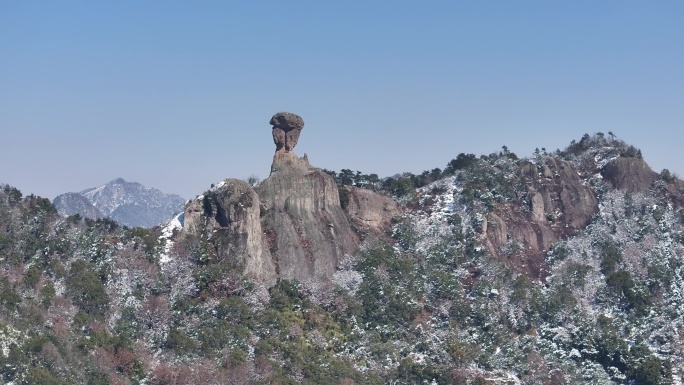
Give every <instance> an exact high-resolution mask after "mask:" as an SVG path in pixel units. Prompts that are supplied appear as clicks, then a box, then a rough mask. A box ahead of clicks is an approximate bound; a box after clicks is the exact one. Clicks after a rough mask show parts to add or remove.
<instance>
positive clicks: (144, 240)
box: [0, 133, 684, 385]
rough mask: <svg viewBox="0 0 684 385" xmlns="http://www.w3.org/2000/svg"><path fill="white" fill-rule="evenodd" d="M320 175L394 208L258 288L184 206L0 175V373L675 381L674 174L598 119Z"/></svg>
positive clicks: (677, 263) (343, 193) (36, 378)
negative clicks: (84, 196)
mask: <svg viewBox="0 0 684 385" xmlns="http://www.w3.org/2000/svg"><path fill="white" fill-rule="evenodd" d="M369 167H370V166H369ZM327 172H328V174H330V175H332V176H333V177H335V180H336V181H337V183H338V184H340V185H343V186H344V185H346V186H348V187H345V188H341V189H340V190H339V191H340V203H341V206H342V208H348V207H349V205H350V199H352V198H353V195H352V194H353V189H355V188H363V189H371V190H374V191H376V192H379V193H382V194H385V195H387V196H391V197H392V198H393V199H395V200H396V201H398V202H399V203H400V204H401V207H402V209H403V214H400V215H398V216H396V217H395V218H394V219H393V220H392V223H391V225H390V226H389V227H388V228H387V229H385V231H384V232H383V233H377V232H370V231H364V230H363V229H357V230H358V231H357V232H358V236H359V237H360V239H361V249H360V251H359V252H358V253H356V254H354V255H347V256H346V258H344V259H343V260H341V261H340V262H339V266H338V267H337V271H336V272H335V273H334V275H332V277H331V278H330V279H329V280H325V279H312V280H309V281H304V282H300V281H287V280H278V281H277V283H276V284H275V285H274V286H272V287H268V286H267V285H261V284H258V283H255V282H253V281H252V280H249V279H248V278H247V277H245V276H243V275H241V274H240V273H239V269H237V268H236V266H235V265H234V263H233V262H232V261H231V260H230V259H229V258H224V257H222V255H224V254H225V252H224V251H222V250H218V249H217V244H216V243H215V242H214V240H212V238H211V237H210V236H205V235H203V234H199V233H198V234H195V235H192V234H181V233H180V232H179V228H180V226H181V221H180V220H181V219H182V218H177V219H176V220H175V221H172V222H171V223H169V224H168V226H167V227H165V228H164V227H157V228H153V229H141V228H127V227H122V226H119V225H117V224H116V223H115V222H113V221H111V220H107V219H99V220H90V219H83V218H81V217H79V216H71V217H61V216H59V215H58V214H57V213H56V211H55V209H54V207H53V206H52V204H51V203H50V201H49V200H47V199H44V198H40V197H35V196H27V197H23V196H22V194H21V192H20V191H19V190H17V189H16V188H13V187H11V186H7V185H5V186H2V189H0V271H1V273H0V376H1V377H2V381H4V383H8V384H14V385H19V384H148V385H162V384H196V383H201V384H227V383H231V384H301V383H305V384H344V385H351V384H385V383H394V384H417V383H418V384H420V383H425V384H459V385H461V384H463V385H465V384H478V385H482V384H530V385H531V384H630V383H631V384H639V385H641V384H645V385H651V384H681V376H682V372H681V369H680V368H681V367H683V366H684V362H683V361H684V333H683V332H682V330H684V281H683V278H684V263H683V262H684V211H683V210H682V204H683V203H684V184H683V183H682V182H681V181H680V180H679V179H678V178H677V177H676V176H675V175H672V174H671V173H670V172H669V171H667V170H663V171H661V172H659V173H656V172H653V171H651V170H650V169H649V168H648V166H647V165H646V163H645V162H644V161H643V159H641V153H640V152H639V150H638V149H637V148H635V147H633V146H630V145H627V144H625V143H624V142H622V141H620V140H619V139H616V138H615V137H614V136H613V135H612V133H611V134H609V135H603V134H600V133H599V134H596V135H592V136H590V135H585V136H584V137H582V138H581V139H580V140H579V141H577V142H574V141H573V142H572V143H571V144H570V145H569V146H568V147H567V148H566V149H564V150H562V151H560V150H558V151H555V152H547V151H546V150H544V149H542V150H538V151H535V153H534V154H533V155H532V156H531V157H529V158H521V157H518V156H517V155H516V154H513V153H512V152H510V151H508V149H507V148H506V147H505V146H504V147H503V148H502V151H501V152H498V153H493V154H489V155H483V156H476V155H474V154H465V153H462V154H459V155H457V156H456V157H455V158H454V159H453V160H451V161H450V162H448V164H447V165H446V167H445V168H444V169H440V168H435V169H433V170H429V171H426V172H424V173H422V174H419V175H413V174H410V173H406V174H403V175H400V176H396V177H394V178H385V179H381V178H379V177H378V176H377V175H375V174H365V173H363V172H354V171H351V170H342V171H340V172H334V171H327ZM352 186H353V187H352ZM350 191H351V193H350ZM205 196H211V194H205ZM202 202H204V201H202V200H199V201H198V202H197V204H198V205H200V206H201V204H202Z"/></svg>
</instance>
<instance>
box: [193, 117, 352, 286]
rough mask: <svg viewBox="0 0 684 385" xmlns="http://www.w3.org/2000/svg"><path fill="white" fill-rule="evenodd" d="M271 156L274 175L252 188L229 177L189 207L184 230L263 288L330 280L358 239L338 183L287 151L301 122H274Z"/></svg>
mask: <svg viewBox="0 0 684 385" xmlns="http://www.w3.org/2000/svg"><path fill="white" fill-rule="evenodd" d="M271 124H272V125H273V140H274V142H275V145H276V152H275V155H274V157H273V163H272V165H271V174H270V175H269V177H268V178H266V179H265V180H264V181H262V182H261V184H260V185H259V186H258V187H257V188H256V189H253V188H252V187H251V186H250V185H249V184H247V183H246V182H244V181H241V180H237V179H226V180H225V181H224V182H222V183H221V184H219V186H217V187H216V188H213V189H212V190H211V191H208V192H206V193H205V194H204V196H203V197H202V199H201V201H200V200H196V201H192V202H190V203H188V205H187V206H186V210H185V223H184V229H183V231H184V233H186V234H192V235H199V236H203V237H205V238H206V239H208V240H210V242H211V243H212V244H213V245H214V247H215V249H216V255H217V258H219V259H220V260H226V259H227V260H229V261H230V262H231V263H232V264H234V265H235V266H236V267H237V268H240V269H242V271H243V272H244V274H245V275H247V276H248V277H250V278H252V279H255V280H257V281H259V282H262V283H265V284H267V285H272V284H273V283H274V282H275V280H276V279H288V280H295V279H296V280H300V281H307V280H312V279H321V280H327V279H329V278H330V277H331V276H332V275H333V274H334V273H335V270H336V268H337V265H338V262H339V261H340V259H341V258H342V257H343V256H345V255H347V254H353V253H355V252H356V251H357V249H358V245H359V240H358V238H357V236H356V234H355V233H354V231H353V230H352V227H351V225H350V222H349V220H348V218H347V216H346V215H345V213H344V211H343V210H342V207H341V206H340V199H339V191H338V189H337V184H336V183H335V180H334V179H333V178H332V177H331V176H330V175H328V174H326V173H325V172H323V171H321V170H320V169H318V168H315V167H313V166H311V165H310V164H309V162H308V160H307V159H306V156H305V157H303V158H299V157H297V155H296V154H295V153H294V152H293V151H292V149H293V148H294V147H295V145H296V144H297V141H298V139H299V133H300V132H301V130H302V128H303V127H304V121H303V120H302V118H301V117H299V116H297V115H295V114H291V113H287V112H281V113H278V114H275V115H274V116H273V118H271Z"/></svg>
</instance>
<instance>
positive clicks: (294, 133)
mask: <svg viewBox="0 0 684 385" xmlns="http://www.w3.org/2000/svg"><path fill="white" fill-rule="evenodd" d="M270 124H271V125H272V126H273V142H274V143H275V145H276V153H279V152H290V151H292V150H293V149H294V148H295V146H296V145H297V142H298V141H299V134H300V133H301V131H302V129H303V128H304V119H302V117H301V116H299V115H296V114H293V113H290V112H278V113H277V114H275V115H273V117H272V118H271V121H270Z"/></svg>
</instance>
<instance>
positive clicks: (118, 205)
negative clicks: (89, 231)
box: [55, 178, 185, 227]
mask: <svg viewBox="0 0 684 385" xmlns="http://www.w3.org/2000/svg"><path fill="white" fill-rule="evenodd" d="M75 194H76V193H67V194H62V195H60V196H58V197H57V198H55V206H56V208H57V211H59V212H60V213H64V214H66V215H73V214H76V213H78V214H80V215H81V216H83V217H86V218H91V219H96V218H99V217H109V218H111V219H113V220H115V221H117V222H118V223H120V224H122V225H125V226H129V227H152V226H156V225H158V224H160V223H162V222H164V221H166V220H168V219H170V218H171V217H172V216H173V215H174V214H176V213H178V212H179V211H181V210H182V209H183V206H184V204H185V200H184V199H183V198H182V197H180V196H179V195H175V194H165V193H163V192H161V191H159V190H157V189H155V188H150V187H145V186H143V185H142V184H140V183H137V182H127V181H125V180H124V179H122V178H117V179H114V180H112V181H110V182H108V183H106V184H103V185H101V186H99V187H93V188H89V189H86V190H83V191H81V192H80V193H78V195H80V196H82V197H84V198H86V199H87V201H88V202H90V204H91V205H92V207H84V206H85V204H84V203H83V202H79V201H78V199H77V198H78V197H74V196H73V195H75ZM93 208H94V210H93ZM94 212H95V213H97V214H96V215H95V216H93V213H94Z"/></svg>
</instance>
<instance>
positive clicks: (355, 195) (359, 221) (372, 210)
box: [342, 186, 401, 237]
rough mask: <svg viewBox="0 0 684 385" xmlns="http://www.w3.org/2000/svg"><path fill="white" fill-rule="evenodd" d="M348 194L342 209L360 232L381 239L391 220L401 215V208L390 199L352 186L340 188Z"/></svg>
mask: <svg viewBox="0 0 684 385" xmlns="http://www.w3.org/2000/svg"><path fill="white" fill-rule="evenodd" d="M342 188H343V189H346V190H347V191H348V192H349V203H348V204H347V206H346V207H345V208H344V210H345V212H346V213H347V215H348V216H349V218H350V219H351V221H352V223H353V224H354V226H355V227H356V228H357V229H359V230H360V231H361V232H363V233H366V234H373V235H376V236H380V237H383V236H384V235H385V234H384V233H385V232H386V231H387V229H389V228H390V226H391V221H392V218H394V217H396V216H399V215H401V207H400V206H399V204H398V203H397V202H396V201H395V200H394V199H392V198H390V197H388V196H386V195H382V194H378V193H376V192H374V191H371V190H368V189H364V188H358V187H354V186H342Z"/></svg>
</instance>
